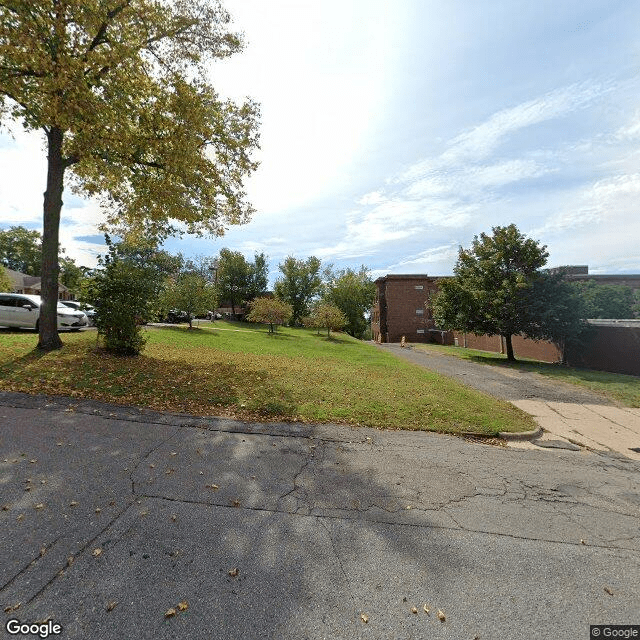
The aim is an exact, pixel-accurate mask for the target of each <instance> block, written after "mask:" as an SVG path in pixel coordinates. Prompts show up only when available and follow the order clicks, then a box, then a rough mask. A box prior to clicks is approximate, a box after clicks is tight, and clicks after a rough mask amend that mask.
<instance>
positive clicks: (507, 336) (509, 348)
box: [503, 334, 516, 362]
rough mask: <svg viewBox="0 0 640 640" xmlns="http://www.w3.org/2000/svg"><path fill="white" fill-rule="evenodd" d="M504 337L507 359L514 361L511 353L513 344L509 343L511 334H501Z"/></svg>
mask: <svg viewBox="0 0 640 640" xmlns="http://www.w3.org/2000/svg"><path fill="white" fill-rule="evenodd" d="M503 337H504V341H505V342H506V344H507V360H508V361H509V362H515V361H516V358H515V356H514V355H513V344H512V343H511V334H509V335H506V336H503Z"/></svg>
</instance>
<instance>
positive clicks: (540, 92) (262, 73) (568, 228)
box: [0, 0, 640, 279]
mask: <svg viewBox="0 0 640 640" xmlns="http://www.w3.org/2000/svg"><path fill="white" fill-rule="evenodd" d="M225 5H226V7H227V8H228V9H229V10H230V12H231V14H232V16H233V17H234V26H235V28H236V29H238V30H241V31H243V32H244V33H245V37H246V42H247V44H246V48H245V51H244V52H243V53H242V54H240V55H238V56H236V57H234V58H232V59H230V60H226V61H221V62H218V63H216V65H215V66H214V67H212V68H211V78H212V80H213V81H214V83H215V85H216V87H217V89H218V91H219V93H220V94H221V95H222V96H224V97H231V98H234V99H242V98H243V97H245V96H251V97H252V98H254V99H256V100H257V101H258V102H260V103H261V109H262V127H261V132H262V133H261V136H262V137H261V150H260V152H259V153H258V154H257V159H258V160H259V161H260V163H261V166H260V168H259V169H258V171H257V172H256V173H255V175H254V176H252V177H251V178H250V179H249V181H248V182H247V189H248V193H249V196H250V200H251V201H252V203H253V205H254V207H255V208H256V210H257V213H256V214H255V216H254V218H253V220H252V222H251V223H250V224H248V225H243V226H241V227H235V228H232V229H230V230H229V232H228V233H227V234H226V236H225V237H223V238H219V239H216V240H211V239H195V238H187V237H185V238H182V239H180V240H178V239H173V240H171V241H169V242H168V243H167V245H166V246H167V248H168V249H169V250H171V251H182V252H183V253H184V254H186V255H195V254H204V255H212V254H216V253H217V252H218V251H219V250H220V249H221V248H222V247H229V248H231V249H234V250H240V251H242V252H243V253H244V254H245V255H246V256H247V258H252V256H253V254H254V252H255V251H264V252H265V253H266V254H267V255H268V256H269V261H270V266H271V271H272V279H273V278H274V277H275V276H276V275H277V265H278V263H279V262H281V261H282V259H283V258H284V257H285V256H287V255H289V254H293V255H295V256H297V257H301V258H304V257H306V256H309V255H316V256H318V257H319V258H321V259H322V260H323V262H325V263H329V262H332V263H334V264H335V265H336V266H338V267H345V266H354V267H357V266H359V265H360V264H365V265H367V266H368V267H369V268H371V270H372V272H373V274H374V275H375V276H378V275H382V274H385V273H429V274H433V275H442V274H450V273H451V272H452V268H453V265H454V263H455V260H456V256H457V249H458V247H459V246H464V247H466V246H469V244H470V242H471V241H472V239H473V236H474V235H476V234H478V233H480V232H482V231H490V229H491V227H492V226H496V225H506V224H509V223H511V222H514V223H516V224H517V225H518V227H519V228H520V230H521V231H522V232H523V233H525V234H527V235H529V236H530V237H533V238H535V239H537V240H540V241H541V242H542V243H543V244H546V245H547V247H548V251H549V253H550V258H549V265H550V266H556V265H561V264H588V265H589V266H590V271H591V272H592V273H640V240H639V239H640V215H639V213H640V210H639V209H640V207H639V205H638V203H639V202H640V76H639V75H638V62H639V55H640V32H639V31H638V29H637V25H638V24H640V2H633V1H625V2H618V1H616V0H606V1H598V2H595V1H592V2H590V1H588V0H580V1H579V2H573V1H571V0H563V1H562V2H557V0H556V1H554V2H547V1H544V0H537V1H536V2H530V1H517V0H493V1H492V0H483V1H482V2H475V1H473V0H464V1H463V0H459V1H455V2H452V1H446V2H445V1H444V0H442V1H440V2H435V1H425V0H397V1H395V2H388V1H386V0H341V2H338V1H336V0H323V2H312V1H311V0H270V2H264V0H227V2H226V3H225ZM0 166H2V167H3V170H2V171H1V172H0V202H2V207H1V208H0V225H2V226H4V227H6V226H9V225H11V224H25V225H27V226H31V227H38V226H39V225H40V217H41V208H42V202H41V199H42V192H43V191H44V176H45V169H44V154H43V152H42V141H41V139H40V138H39V137H38V136H36V135H29V136H27V135H25V134H23V133H22V132H20V131H14V137H13V138H12V137H10V136H9V135H3V136H2V137H0ZM100 219H101V214H100V211H99V208H98V207H97V205H96V204H95V203H92V202H86V201H82V200H80V199H78V198H76V197H73V196H71V195H70V194H69V193H67V194H66V195H65V209H64V210H63V223H62V230H61V237H62V243H63V246H65V247H66V248H67V250H68V252H69V254H70V255H72V256H74V257H76V258H77V259H78V260H79V261H80V262H83V263H85V264H92V262H93V260H94V258H93V257H92V256H94V255H95V253H96V251H99V246H98V245H96V244H94V242H95V241H96V238H95V233H96V224H97V223H98V222H99V221H100Z"/></svg>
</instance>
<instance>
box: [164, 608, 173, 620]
mask: <svg viewBox="0 0 640 640" xmlns="http://www.w3.org/2000/svg"><path fill="white" fill-rule="evenodd" d="M175 615H176V610H175V609H174V608H173V607H171V609H169V610H167V611H165V614H164V617H165V618H172V617H173V616H175Z"/></svg>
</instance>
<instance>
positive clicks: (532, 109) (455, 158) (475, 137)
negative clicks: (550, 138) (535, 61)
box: [441, 82, 612, 164]
mask: <svg viewBox="0 0 640 640" xmlns="http://www.w3.org/2000/svg"><path fill="white" fill-rule="evenodd" d="M611 90H612V86H604V85H600V84H596V83H592V82H582V83H577V84H572V85H569V86H567V87H562V88H560V89H556V90H555V91H551V92H549V93H547V94H545V95H543V96H539V97H538V98H534V99H533V100H529V101H528V102H523V103H522V104H519V105H517V106H515V107H510V108H508V109H503V110H501V111H498V112H497V113H495V114H494V115H492V116H491V117H490V118H489V119H488V120H486V121H485V122H483V123H482V124H480V125H478V126H476V127H474V128H473V129H471V130H469V131H466V132H464V133H461V134H460V135H459V136H457V137H456V138H454V139H453V140H452V141H451V142H450V144H449V148H448V149H447V150H446V151H445V152H444V153H443V154H442V156H441V160H442V161H444V162H445V163H447V164H458V163H459V162H462V161H464V160H480V159H482V158H486V157H487V156H489V155H490V154H491V153H493V151H494V150H495V149H496V148H497V147H498V145H499V144H500V143H501V142H502V141H503V140H504V138H506V137H507V136H508V135H509V134H512V133H514V132H516V131H518V130H519V129H523V128H525V127H530V126H532V125H534V124H539V123H541V122H544V121H546V120H552V119H554V118H558V117H561V116H565V115H567V114H569V113H571V112H573V111H575V110H576V109H580V108H583V107H585V106H587V105H589V104H590V103H591V102H592V101H593V100H594V99H596V98H599V97H600V96H602V95H603V94H604V93H606V92H608V91H611Z"/></svg>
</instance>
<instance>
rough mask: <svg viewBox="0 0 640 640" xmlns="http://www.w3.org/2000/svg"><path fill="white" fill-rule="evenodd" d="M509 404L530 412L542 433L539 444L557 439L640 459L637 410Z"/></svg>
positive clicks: (639, 412)
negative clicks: (543, 432) (542, 430)
mask: <svg viewBox="0 0 640 640" xmlns="http://www.w3.org/2000/svg"><path fill="white" fill-rule="evenodd" d="M512 402H513V404H515V405H516V407H519V408H520V409H522V410H523V411H526V412H527V413H530V414H531V415H532V416H533V417H534V418H535V419H536V422H537V423H538V424H539V425H540V426H541V427H542V428H543V429H544V430H545V435H544V436H543V438H541V439H540V443H539V444H544V442H545V441H547V440H552V439H554V438H560V439H562V440H565V441H567V442H570V443H573V444H575V445H578V446H580V447H583V448H585V449H588V450H592V451H614V452H617V453H620V454H622V455H624V456H626V457H628V458H632V459H633V460H640V409H631V408H627V407H614V406H612V405H603V404H577V403H566V402H544V401H541V400H514V401H512ZM510 445H511V446H519V447H526V446H527V445H526V444H524V443H510Z"/></svg>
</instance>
